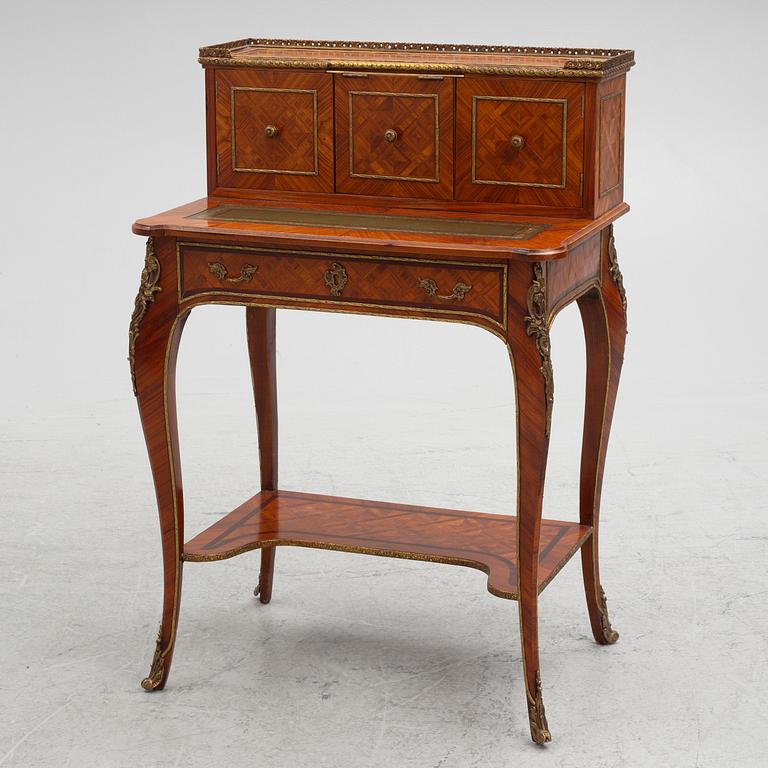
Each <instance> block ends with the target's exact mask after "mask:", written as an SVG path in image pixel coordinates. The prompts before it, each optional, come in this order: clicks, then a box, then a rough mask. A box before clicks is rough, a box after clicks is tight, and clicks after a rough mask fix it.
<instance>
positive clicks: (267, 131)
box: [264, 125, 278, 139]
mask: <svg viewBox="0 0 768 768" xmlns="http://www.w3.org/2000/svg"><path fill="white" fill-rule="evenodd" d="M277 134H278V129H277V126H276V125H268V126H266V127H265V128H264V135H265V136H266V137H267V138H268V139H274V138H275V136H277Z"/></svg>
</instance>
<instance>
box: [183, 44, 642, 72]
mask: <svg viewBox="0 0 768 768" xmlns="http://www.w3.org/2000/svg"><path fill="white" fill-rule="evenodd" d="M198 61H199V62H200V63H201V64H202V65H203V66H204V67H280V68H286V67H288V68H300V69H323V70H329V69H331V70H332V69H339V70H358V69H362V70H374V71H375V70H387V71H408V70H417V71H420V72H444V73H455V74H508V75H520V76H526V75H528V76H537V77H569V78H573V77H576V78H606V77H613V76H615V75H618V74H621V73H623V72H627V71H628V70H629V69H630V68H631V67H632V66H633V65H634V63H635V53H634V51H632V50H629V49H619V48H615V49H614V48H570V47H560V48H556V47H543V46H518V45H465V44H453V43H445V44H438V43H391V42H383V41H382V42H380V41H368V42H362V41H350V40H290V39H270V38H244V39H242V40H233V41H231V42H227V43H219V44H216V45H210V46H204V47H202V48H200V52H199V59H198Z"/></svg>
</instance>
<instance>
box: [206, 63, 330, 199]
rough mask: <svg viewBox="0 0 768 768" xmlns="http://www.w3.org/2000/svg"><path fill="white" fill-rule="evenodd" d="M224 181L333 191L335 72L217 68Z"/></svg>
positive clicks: (218, 151) (220, 178)
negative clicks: (218, 69) (218, 70)
mask: <svg viewBox="0 0 768 768" xmlns="http://www.w3.org/2000/svg"><path fill="white" fill-rule="evenodd" d="M215 101H216V123H215V130H216V174H217V182H218V185H219V186H221V187H230V188H245V189H257V188H258V189H283V190H293V191H307V192H332V191H333V77H332V76H331V75H326V74H320V73H316V72H281V71H279V70H263V71H262V70H245V71H242V70H225V71H222V72H218V73H217V74H216V80H215Z"/></svg>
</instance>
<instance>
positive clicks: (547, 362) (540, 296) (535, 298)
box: [525, 261, 555, 437]
mask: <svg viewBox="0 0 768 768" xmlns="http://www.w3.org/2000/svg"><path fill="white" fill-rule="evenodd" d="M527 301H528V315H527V316H526V317H525V322H526V333H527V334H528V335H529V336H533V337H534V340H535V342H536V350H537V351H538V353H539V356H540V357H541V368H540V369H539V370H540V371H541V375H542V376H543V377H544V398H545V404H546V422H545V432H546V435H547V437H549V432H550V429H551V427H552V406H553V404H554V401H555V376H554V372H553V370H552V357H551V350H550V341H549V322H548V320H547V280H546V277H545V274H544V267H543V265H542V263H541V262H539V261H537V262H536V263H535V264H534V265H533V282H532V283H531V287H530V288H529V289H528V299H527Z"/></svg>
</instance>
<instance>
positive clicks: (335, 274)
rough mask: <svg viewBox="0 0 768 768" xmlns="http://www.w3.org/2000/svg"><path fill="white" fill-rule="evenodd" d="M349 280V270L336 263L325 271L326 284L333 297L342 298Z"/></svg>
mask: <svg viewBox="0 0 768 768" xmlns="http://www.w3.org/2000/svg"><path fill="white" fill-rule="evenodd" d="M348 280H349V278H348V277H347V270H346V269H344V267H342V266H341V264H339V263H338V262H336V261H334V262H333V264H331V266H330V267H329V268H328V269H327V270H326V271H325V284H326V285H327V286H328V288H329V290H330V291H331V295H332V296H341V293H342V291H343V290H344V286H345V285H346V284H347V281H348Z"/></svg>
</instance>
